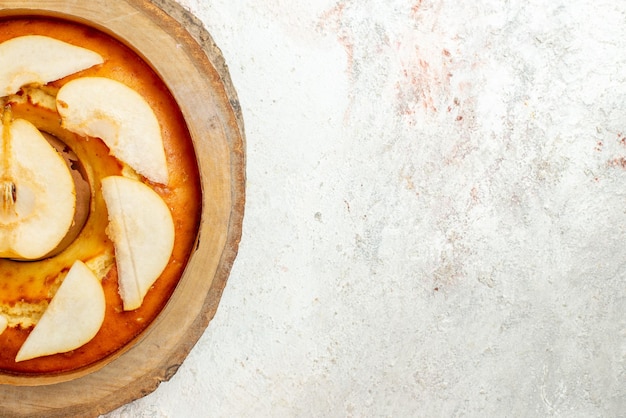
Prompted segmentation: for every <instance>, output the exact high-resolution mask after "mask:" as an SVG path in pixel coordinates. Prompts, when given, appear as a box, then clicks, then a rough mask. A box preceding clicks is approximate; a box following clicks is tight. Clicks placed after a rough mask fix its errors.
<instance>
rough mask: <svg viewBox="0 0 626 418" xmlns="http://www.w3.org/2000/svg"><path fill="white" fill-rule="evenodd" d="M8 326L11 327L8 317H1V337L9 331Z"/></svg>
mask: <svg viewBox="0 0 626 418" xmlns="http://www.w3.org/2000/svg"><path fill="white" fill-rule="evenodd" d="M7 326H9V320H8V319H7V317H6V316H4V315H0V335H1V334H2V333H3V332H4V330H5V329H7Z"/></svg>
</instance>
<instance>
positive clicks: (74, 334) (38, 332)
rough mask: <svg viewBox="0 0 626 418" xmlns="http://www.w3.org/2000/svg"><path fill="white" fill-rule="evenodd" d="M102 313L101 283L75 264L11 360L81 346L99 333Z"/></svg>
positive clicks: (77, 262)
mask: <svg viewBox="0 0 626 418" xmlns="http://www.w3.org/2000/svg"><path fill="white" fill-rule="evenodd" d="M105 310H106V301H105V297H104V290H103V289H102V284H101V283H100V281H99V280H98V278H97V277H96V276H95V275H94V274H93V272H92V271H91V270H89V268H88V267H87V266H86V265H85V264H84V263H83V262H82V261H75V262H74V264H73V265H72V267H71V268H70V270H69V272H68V273H67V276H65V279H64V280H63V283H61V286H60V287H59V289H58V290H57V292H56V294H55V295H54V297H53V298H52V301H50V305H48V308H47V309H46V310H45V312H44V313H43V315H42V316H41V318H40V319H39V322H38V323H37V325H35V328H34V329H33V330H32V331H31V333H30V335H29V336H28V338H26V341H24V344H23V345H22V347H21V348H20V350H19V352H18V353H17V356H16V357H15V361H16V362H19V361H24V360H30V359H33V358H36V357H42V356H47V355H51V354H57V353H66V352H68V351H72V350H75V349H77V348H79V347H81V346H83V345H85V344H86V343H88V342H89V341H91V339H92V338H93V337H94V336H95V335H96V334H97V333H98V331H99V330H100V327H101V326H102V323H103V321H104V314H105Z"/></svg>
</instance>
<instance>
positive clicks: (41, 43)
mask: <svg viewBox="0 0 626 418" xmlns="http://www.w3.org/2000/svg"><path fill="white" fill-rule="evenodd" d="M103 62H104V60H103V59H102V57H101V56H100V55H99V54H98V53H96V52H94V51H90V50H88V49H85V48H81V47H78V46H75V45H72V44H68V43H66V42H63V41H59V40H58V39H54V38H50V37H48V36H41V35H26V36H19V37H17V38H12V39H9V40H7V41H4V42H2V43H1V44H0V95H1V96H8V95H10V94H14V93H16V92H17V91H19V89H20V88H21V87H22V86H24V85H26V84H34V83H36V84H42V85H43V84H46V83H49V82H51V81H55V80H58V79H61V78H63V77H66V76H68V75H71V74H74V73H77V72H79V71H82V70H85V69H87V68H90V67H93V66H94V65H98V64H102V63H103Z"/></svg>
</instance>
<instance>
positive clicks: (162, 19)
mask: <svg viewBox="0 0 626 418" xmlns="http://www.w3.org/2000/svg"><path fill="white" fill-rule="evenodd" d="M0 6H1V7H0V15H3V16H7V15H9V16H10V15H33V14H35V15H50V16H57V17H65V18H69V19H71V20H75V21H78V22H81V23H86V24H89V25H91V26H93V27H96V28H98V29H101V30H104V31H105V32H108V33H110V34H112V35H114V36H115V37H117V38H118V39H120V40H122V41H123V42H125V43H126V44H127V45H129V46H131V47H132V48H134V49H135V50H136V51H137V52H139V53H140V54H141V55H142V56H143V57H144V58H145V59H146V60H147V61H148V62H149V63H150V64H151V65H152V66H153V68H154V69H155V70H156V71H157V73H158V74H159V75H160V76H161V78H162V79H163V80H164V81H165V83H166V84H167V85H168V87H169V88H170V90H171V92H172V94H173V95H174V97H175V98H176V100H177V102H178V104H179V106H180V108H181V110H182V112H183V115H184V116H185V119H186V121H187V124H188V127H189V130H190V132H191V136H192V139H193V142H194V146H195V150H196V154H197V157H198V164H199V168H200V174H201V177H202V179H201V182H202V199H203V202H202V205H203V209H202V220H201V224H200V231H199V237H198V243H197V247H196V250H195V251H194V253H193V254H192V256H191V258H190V261H189V264H188V266H187V269H186V270H185V273H184V275H183V277H182V278H181V280H180V283H179V285H178V286H177V288H176V290H175V292H174V294H173V295H172V297H171V299H170V301H169V302H168V304H167V306H166V307H165V309H164V310H163V312H161V314H160V315H159V317H158V318H157V319H156V321H155V322H154V323H153V324H152V325H151V326H150V327H149V328H148V330H147V331H146V332H145V333H144V335H142V337H141V338H140V339H139V340H138V341H136V342H135V344H134V345H133V346H132V347H130V348H128V349H127V350H125V351H123V353H122V354H121V355H119V356H117V357H116V358H114V359H112V360H111V361H110V362H106V364H104V365H100V366H99V367H96V368H92V369H89V370H87V371H80V372H76V373H74V374H69V375H64V376H61V377H59V376H56V377H24V376H22V377H15V378H3V384H2V385H0V416H2V417H22V416H38V417H67V416H94V417H95V416H98V415H100V414H103V413H106V412H109V411H111V410H113V409H115V408H118V407H120V406H122V405H124V404H126V403H128V402H130V401H133V400H135V399H138V398H140V397H142V396H145V395H147V394H149V393H150V392H152V391H154V390H155V389H156V388H157V386H158V385H159V384H160V383H161V382H162V381H165V380H168V379H169V378H170V377H172V376H173V375H174V373H175V372H176V370H177V369H178V367H179V366H180V365H181V363H182V362H183V361H184V359H185V357H186V356H187V354H188V353H189V351H190V350H191V348H192V347H193V346H194V344H195V343H196V342H197V340H198V338H200V336H201V335H202V333H203V332H204V330H205V329H206V327H207V326H208V323H209V321H210V320H211V318H213V316H214V314H215V312H216V310H217V306H218V303H219V300H220V297H221V294H222V291H223V289H224V286H225V284H226V280H227V278H228V275H229V273H230V269H231V266H232V263H233V261H234V259H235V256H236V253H237V249H238V245H239V240H240V237H241V228H242V219H243V210H244V201H245V140H244V132H243V120H242V117H241V113H240V108H239V105H238V101H237V97H236V93H235V90H234V88H233V86H232V83H231V81H230V78H229V75H228V70H227V67H226V65H225V64H224V60H223V58H222V56H221V53H220V51H219V49H218V48H217V47H216V46H215V44H214V42H213V40H212V39H211V37H210V35H209V34H208V33H207V32H206V30H204V29H203V27H202V25H201V23H200V22H199V21H198V20H197V19H195V18H194V17H193V16H192V15H190V14H189V13H188V12H186V11H185V10H184V9H183V8H182V7H180V6H179V5H178V4H177V3H175V2H174V1H170V0H152V1H142V0H115V1H113V0H90V1H81V2H77V1H73V0H62V1H55V0H33V1H4V0H0Z"/></svg>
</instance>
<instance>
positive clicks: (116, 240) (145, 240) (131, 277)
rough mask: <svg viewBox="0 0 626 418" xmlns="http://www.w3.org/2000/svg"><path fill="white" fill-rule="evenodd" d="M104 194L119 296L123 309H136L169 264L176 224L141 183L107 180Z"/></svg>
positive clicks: (104, 183) (120, 179)
mask: <svg viewBox="0 0 626 418" xmlns="http://www.w3.org/2000/svg"><path fill="white" fill-rule="evenodd" d="M102 195H103V197H104V201H105V203H106V207H107V211H108V214H109V225H108V227H107V234H108V235H109V237H110V238H111V240H112V241H113V245H114V247H115V258H116V262H117V271H118V281H119V293H120V296H121V297H122V301H123V303H124V310H127V311H128V310H134V309H137V308H138V307H140V306H141V304H142V303H143V299H144V297H145V295H146V293H148V290H149V289H150V287H151V286H152V285H153V284H154V282H155V281H156V280H157V279H158V278H159V276H160V275H161V273H162V272H163V270H164V269H165V267H166V266H167V264H168V262H169V259H170V256H171V254H172V250H173V248H174V221H173V219H172V214H171V212H170V210H169V208H168V207H167V205H166V204H165V201H163V199H162V198H161V196H159V195H158V194H157V193H156V192H155V191H154V190H152V189H151V188H150V187H148V186H147V185H145V184H144V183H142V182H140V181H138V180H134V179H130V178H126V177H122V176H109V177H105V178H104V179H102Z"/></svg>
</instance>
